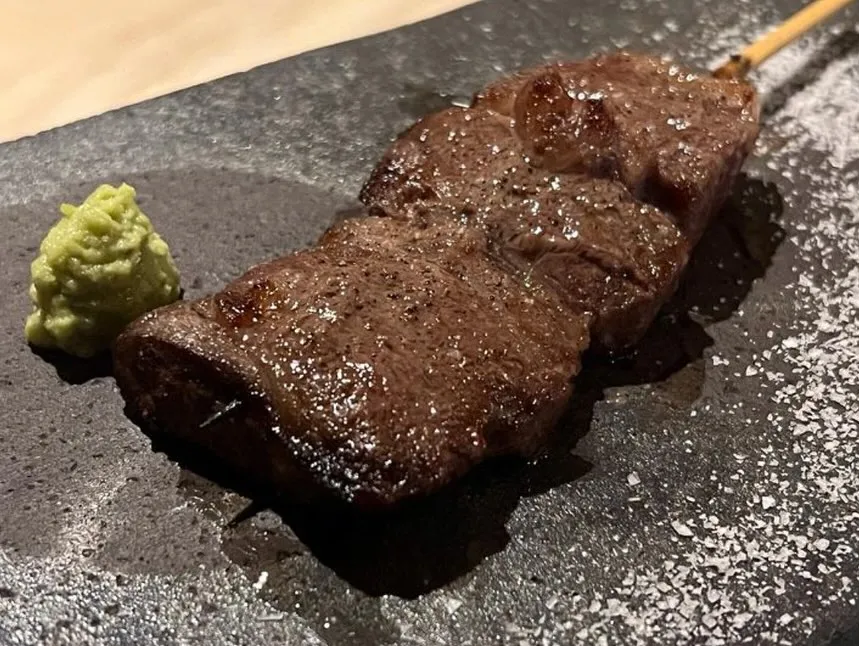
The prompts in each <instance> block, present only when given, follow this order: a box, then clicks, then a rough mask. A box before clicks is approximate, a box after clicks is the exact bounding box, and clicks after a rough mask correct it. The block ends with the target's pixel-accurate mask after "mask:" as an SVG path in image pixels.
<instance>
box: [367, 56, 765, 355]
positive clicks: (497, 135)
mask: <svg viewBox="0 0 859 646" xmlns="http://www.w3.org/2000/svg"><path fill="white" fill-rule="evenodd" d="M671 115H674V116H671ZM756 133H757V124H756V106H755V102H754V93H753V91H752V90H751V89H750V87H749V86H747V85H745V84H741V83H737V82H734V81H716V80H714V79H701V78H698V77H696V76H694V75H693V74H691V72H689V71H687V70H684V69H681V68H680V67H679V66H673V65H671V64H669V63H663V62H661V61H660V60H659V59H654V58H650V57H633V56H630V55H626V54H617V55H613V56H605V57H600V58H596V59H592V60H589V61H584V62H580V63H565V64H560V65H553V66H546V67H544V68H540V69H538V70H535V71H531V72H525V73H522V74H520V75H517V76H515V77H513V78H510V79H505V80H502V81H500V82H499V83H497V84H495V85H493V86H490V88H488V89H487V90H485V91H484V92H482V93H481V94H479V95H478V96H477V97H476V98H475V100H474V106H473V107H472V108H470V109H461V108H451V109H448V110H445V111H442V112H439V113H436V114H433V115H430V116H428V117H426V118H425V119H423V120H421V121H420V122H419V123H417V124H416V125H415V126H413V127H412V128H410V129H409V130H408V131H407V132H405V133H404V134H403V135H402V136H400V137H399V138H398V139H397V141H396V142H395V143H394V144H393V146H392V147H391V148H390V149H389V150H388V152H387V153H386V154H385V156H384V158H383V160H382V161H381V162H380V163H379V165H378V166H377V167H376V169H375V170H374V172H373V174H372V176H371V178H370V179H369V180H368V182H367V183H366V184H365V186H364V188H363V190H362V193H361V197H362V200H363V201H364V202H365V203H366V204H367V205H368V206H369V207H370V208H371V210H372V211H373V212H375V213H378V214H383V215H388V216H389V217H396V218H407V219H424V220H426V219H430V220H432V219H437V218H444V217H447V218H454V219H456V220H458V221H462V222H470V223H472V224H475V225H477V226H479V227H483V228H485V229H486V230H487V232H488V234H489V237H490V239H491V241H492V243H493V244H494V246H495V248H496V253H497V255H498V256H500V257H502V258H504V259H506V260H508V261H511V262H513V263H514V264H515V265H516V266H518V267H527V268H528V270H529V275H530V276H531V277H532V278H533V279H534V280H541V281H543V282H545V283H546V284H549V285H551V286H552V287H553V288H554V289H556V290H557V291H558V293H559V295H560V296H561V297H562V298H563V299H564V300H565V301H566V302H567V303H568V304H569V305H570V306H571V308H572V310H573V311H575V312H588V313H590V314H592V316H593V329H592V335H593V338H594V341H595V342H596V343H597V344H598V345H599V346H602V347H604V348H607V349H609V350H615V351H616V350H622V349H625V348H627V347H629V346H630V345H632V344H634V343H635V342H637V341H638V340H639V339H640V338H641V336H642V335H643V334H644V332H645V331H646V329H647V328H648V327H649V325H650V323H651V322H652V320H653V318H654V317H655V315H656V313H657V312H658V310H659V308H660V307H661V306H662V304H663V303H664V302H665V300H667V298H668V297H669V296H670V295H671V293H672V292H673V291H674V289H675V287H676V284H677V281H678V278H679V275H680V273H681V271H682V269H683V268H684V267H685V264H686V261H687V259H688V253H689V250H690V249H691V247H692V246H693V245H694V243H695V242H696V241H697V239H698V237H699V236H700V233H701V231H702V230H703V228H704V227H705V226H706V223H707V222H708V221H709V218H710V217H711V215H712V214H713V213H714V212H715V211H716V210H717V209H718V208H719V206H720V205H721V202H722V201H723V199H724V197H725V194H726V193H727V191H728V189H729V187H730V183H731V182H733V179H734V177H735V175H736V172H737V170H738V169H739V166H740V164H741V163H742V160H743V159H744V158H745V155H746V154H747V153H748V151H749V149H750V148H751V145H752V143H753V141H754V138H755V135H756ZM634 194H636V195H638V196H639V197H638V198H636V197H634ZM651 203H654V204H659V205H660V206H661V207H663V208H662V210H660V209H658V208H656V206H653V205H651Z"/></svg>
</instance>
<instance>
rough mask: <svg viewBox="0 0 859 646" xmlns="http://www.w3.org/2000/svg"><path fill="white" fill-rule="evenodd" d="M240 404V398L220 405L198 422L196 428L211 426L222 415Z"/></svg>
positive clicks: (227, 413)
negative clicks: (198, 424)
mask: <svg viewBox="0 0 859 646" xmlns="http://www.w3.org/2000/svg"><path fill="white" fill-rule="evenodd" d="M241 405H242V401H241V400H240V399H234V400H232V401H231V402H229V403H228V404H226V405H224V406H222V407H221V408H220V409H219V410H216V411H215V412H214V413H212V414H211V415H210V416H209V417H207V418H206V419H205V420H203V422H202V423H201V424H200V426H199V427H198V428H206V427H207V426H211V425H212V424H214V423H215V422H217V421H218V420H220V419H221V418H222V417H224V416H226V415H229V414H230V413H231V412H232V411H234V410H235V409H237V408H238V407H239V406H241Z"/></svg>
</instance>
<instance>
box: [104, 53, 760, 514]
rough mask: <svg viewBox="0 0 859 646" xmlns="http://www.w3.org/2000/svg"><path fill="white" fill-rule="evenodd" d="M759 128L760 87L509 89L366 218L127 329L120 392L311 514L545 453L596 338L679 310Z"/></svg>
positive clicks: (119, 358)
mask: <svg viewBox="0 0 859 646" xmlns="http://www.w3.org/2000/svg"><path fill="white" fill-rule="evenodd" d="M757 118H758V109H757V102H756V95H755V92H754V90H753V88H751V86H749V85H748V84H746V83H745V82H743V81H738V80H731V79H728V80H717V79H713V78H701V77H698V76H696V75H695V74H694V73H693V72H692V71H691V70H688V69H685V68H683V67H682V66H680V65H677V64H674V63H671V62H669V61H663V60H661V59H655V58H652V57H646V56H633V55H630V54H617V55H612V56H603V57H597V58H594V59H591V60H589V61H584V62H579V63H566V64H561V65H555V66H547V67H544V68H540V69H537V70H532V71H528V72H524V73H522V74H519V75H516V76H515V77H512V78H510V79H505V80H502V81H499V82H497V83H495V84H493V85H491V86H490V87H489V88H487V89H486V90H484V91H483V92H481V93H480V94H478V95H477V96H476V97H475V100H474V102H473V105H472V107H470V108H466V109H450V110H446V111H442V112H440V113H438V114H435V115H431V116H429V117H427V118H426V119H424V120H422V121H421V122H420V123H418V124H417V125H415V126H414V127H413V128H411V129H410V130H409V131H407V132H406V133H404V134H403V135H402V136H401V137H400V138H399V139H398V140H397V142H396V143H395V144H394V145H393V146H392V148H391V149H390V150H389V151H388V153H387V154H386V155H385V157H384V159H383V160H382V162H381V163H380V164H379V166H378V167H377V168H376V170H375V171H374V172H373V174H372V176H371V178H370V179H369V180H368V183H367V185H366V186H365V187H364V190H363V191H362V199H363V201H364V202H365V204H366V205H367V209H368V215H367V217H363V218H358V219H352V220H348V221H346V222H342V223H340V224H338V225H335V226H334V227H332V228H331V229H330V230H329V231H328V232H327V233H326V234H325V235H323V237H322V238H321V239H320V241H319V243H318V244H317V245H316V246H315V247H313V248H311V249H308V250H304V251H301V252H298V253H295V254H292V255H289V256H286V257H284V258H280V259H277V260H274V261H271V262H268V263H265V264H262V265H259V266H257V267H254V268H253V269H251V270H250V271H249V272H247V273H246V274H245V275H244V276H242V277H240V278H239V279H237V280H236V281H234V282H232V283H231V284H229V285H228V286H227V287H226V288H224V289H223V290H222V291H221V292H219V293H217V294H214V295H212V296H210V297H207V298H204V299H202V300H199V301H196V302H190V303H188V302H184V303H178V304H174V305H171V306H168V307H166V308H162V309H160V310H156V311H155V312H153V313H151V314H149V315H147V316H144V317H143V318H142V319H140V320H139V321H137V322H135V323H134V324H132V326H130V327H129V328H128V329H127V330H126V331H125V332H124V333H123V334H122V335H121V336H120V338H119V339H118V340H117V342H116V345H115V349H114V357H115V368H116V377H117V382H118V384H119V387H120V389H121V391H122V394H123V396H124V397H125V399H126V401H127V403H128V406H129V408H130V409H131V411H132V413H134V414H135V416H136V417H138V418H142V419H144V420H147V422H148V423H147V425H146V426H147V428H152V429H157V432H161V433H167V434H172V435H175V436H178V437H181V438H182V439H184V440H185V441H187V442H190V443H191V444H193V445H195V446H197V447H199V448H200V449H201V450H202V451H204V452H206V453H208V454H212V455H214V456H215V457H216V458H218V459H220V460H221V461H222V462H225V463H226V464H228V465H230V466H231V467H232V468H233V470H235V471H237V472H238V473H240V474H245V475H246V476H247V477H248V478H249V479H251V480H254V481H256V483H257V484H258V485H262V486H265V487H268V488H269V489H271V490H272V491H276V492H283V493H286V494H288V495H289V496H291V497H292V498H293V499H296V500H301V501H307V502H310V501H316V500H320V499H326V498H333V499H338V500H341V501H345V502H347V503H350V504H353V505H355V506H357V507H362V508H379V507H387V506H390V505H393V504H396V503H399V502H401V501H404V500H407V499H409V498H412V497H414V496H419V495H425V494H428V493H430V492H432V491H435V490H437V489H439V488H440V487H442V486H444V485H445V484H447V483H449V482H450V481H452V480H453V479H455V478H457V477H459V476H461V475H462V474H464V473H465V472H466V471H468V469H470V468H471V467H473V466H474V465H476V464H477V463H479V462H481V461H483V460H485V459H487V458H489V457H491V456H495V455H503V454H518V455H531V454H533V453H534V452H535V451H537V450H539V448H540V447H541V445H542V444H543V443H544V440H545V438H546V436H547V434H548V433H549V432H550V431H551V429H552V427H553V425H554V424H555V423H556V421H557V418H558V416H559V415H560V412H561V411H562V409H563V408H564V406H565V404H566V402H567V401H568V399H569V396H570V393H571V389H572V383H573V379H574V377H575V375H576V374H577V372H578V370H579V367H580V356H581V353H582V352H583V351H584V350H585V349H586V347H588V345H589V344H590V343H591V338H593V340H594V343H595V344H596V345H598V346H599V347H602V348H605V349H609V350H618V349H622V348H625V347H628V346H629V345H631V344H633V343H635V341H637V340H638V339H639V338H640V337H641V335H642V334H643V333H644V331H645V330H646V329H647V327H648V326H649V325H650V323H651V321H652V319H653V317H654V316H655V315H656V313H657V311H658V309H659V307H661V305H662V304H663V303H664V301H665V300H666V299H667V298H668V297H669V296H670V295H671V293H672V292H673V290H674V288H675V286H676V284H677V280H678V277H679V275H680V273H681V272H682V270H683V268H684V266H685V265H686V262H687V259H688V256H689V253H690V251H691V249H692V247H693V246H694V244H695V243H696V242H697V240H698V239H699V237H700V235H701V232H702V231H703V229H704V228H705V226H706V224H707V222H708V221H709V219H710V218H711V217H712V215H713V214H714V213H715V212H716V211H717V210H718V208H719V207H720V205H721V203H722V202H723V201H724V198H725V196H726V194H727V192H728V190H729V188H730V185H731V183H732V182H733V179H734V177H735V175H736V173H737V171H738V170H739V167H740V166H741V164H742V162H743V160H744V159H745V156H746V155H747V154H748V153H749V151H750V149H751V147H752V145H753V142H754V140H755V137H756V135H757V131H758V123H757ZM232 401H240V402H242V403H241V405H240V406H238V407H237V408H234V409H233V410H231V411H228V412H227V413H226V414H223V415H216V416H215V418H214V421H212V412H213V411H217V410H218V409H219V407H221V406H223V403H224V402H232ZM204 421H205V422H207V423H206V424H205V426H203V427H201V423H202V422H204Z"/></svg>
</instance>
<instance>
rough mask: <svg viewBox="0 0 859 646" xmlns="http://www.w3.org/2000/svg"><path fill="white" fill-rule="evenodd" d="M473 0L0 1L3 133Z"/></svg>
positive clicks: (51, 123)
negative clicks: (0, 15)
mask: <svg viewBox="0 0 859 646" xmlns="http://www.w3.org/2000/svg"><path fill="white" fill-rule="evenodd" d="M474 1H475V0H138V1H137V2H134V3H132V2H128V0H125V1H122V0H118V1H116V0H115V1H113V2H111V1H110V0H32V1H30V2H27V1H26V0H0V12H2V20H0V141H8V140H11V139H17V138H19V137H22V136H26V135H31V134H35V133H38V132H40V131H42V130H46V129H48V128H52V127H55V126H59V125H64V124H66V123H70V122H72V121H76V120H78V119H82V118H84V117H88V116H92V115H95V114H99V113H101V112H104V111H105V110H109V109H113V108H117V107H121V106H124V105H129V104H131V103H136V102H138V101H142V100H144V99H148V98H151V97H154V96H159V95H162V94H165V93H168V92H171V91H174V90H178V89H181V88H185V87H188V86H190V85H195V84H197V83H202V82H205V81H209V80H212V79H215V78H219V77H221V76H224V75H227V74H231V73H234V72H239V71H244V70H247V69H250V68H252V67H255V66H257V65H261V64H263V63H268V62H271V61H274V60H278V59H280V58H284V57H286V56H291V55H293V54H297V53H300V52H304V51H308V50H311V49H315V48H317V47H322V46H325V45H329V44H332V43H336V42H341V41H343V40H349V39H352V38H357V37H360V36H364V35H368V34H371V33H376V32H379V31H384V30H386V29H390V28H393V27H397V26H400V25H403V24H408V23H411V22H415V21H418V20H422V19H424V18H428V17H430V16H434V15H437V14H440V13H443V12H445V11H449V10H452V9H456V8H458V7H461V6H464V5H466V4H470V3H471V2H474Z"/></svg>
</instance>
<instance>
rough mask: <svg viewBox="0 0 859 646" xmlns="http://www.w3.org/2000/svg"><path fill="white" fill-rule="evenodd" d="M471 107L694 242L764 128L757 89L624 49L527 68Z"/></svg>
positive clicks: (554, 162) (544, 160)
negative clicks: (510, 124)
mask: <svg viewBox="0 0 859 646" xmlns="http://www.w3.org/2000/svg"><path fill="white" fill-rule="evenodd" d="M473 104H474V105H475V106H480V107H483V108H486V109H489V110H493V111H495V112H498V113H499V114H502V115H505V116H508V117H511V118H513V119H515V129H516V132H517V134H518V135H519V137H520V138H521V140H522V144H523V146H524V148H525V150H526V152H527V153H528V155H529V158H530V161H531V163H532V164H534V165H538V166H541V167H543V168H546V169H549V170H554V171H558V172H576V171H578V172H585V173H587V174H590V175H597V176H607V177H611V178H616V179H618V180H619V181H621V182H622V183H623V184H624V185H625V186H626V187H627V188H629V190H630V191H632V193H633V194H635V195H636V196H638V197H641V198H642V199H644V200H645V201H648V202H650V203H652V204H655V205H656V206H658V207H660V208H661V209H663V210H664V211H665V212H666V213H668V214H669V215H670V216H671V217H672V218H674V220H675V222H676V223H677V225H678V226H679V228H680V229H681V231H683V233H684V235H685V236H686V238H687V240H688V241H689V242H690V243H691V244H693V245H694V244H695V243H696V242H697V241H698V239H699V237H700V235H701V233H702V232H703V231H704V229H705V228H706V225H707V223H708V222H709V219H710V218H711V217H712V215H713V214H714V213H715V212H716V211H717V210H718V208H719V207H720V206H721V204H722V203H723V202H724V200H725V198H726V197H727V193H728V191H729V190H730V187H731V185H732V184H733V182H734V179H735V178H736V175H737V173H738V172H739V170H740V167H741V166H742V164H743V162H744V160H745V158H746V156H747V155H748V154H749V153H750V152H751V150H752V147H753V146H754V142H755V139H756V138H757V135H758V130H759V123H758V117H759V105H758V100H757V94H756V92H755V90H754V88H753V87H752V86H751V85H750V84H748V83H746V82H744V81H738V80H733V79H717V78H714V77H712V76H709V75H705V76H701V75H698V74H697V73H695V72H694V71H693V70H691V69H688V68H686V67H684V66H682V65H679V64H677V63H674V62H672V61H670V60H667V59H664V58H659V57H654V56H642V55H634V54H630V53H626V52H619V53H614V54H606V55H602V56H596V57H593V58H590V59H587V60H583V61H574V62H565V63H556V64H550V65H545V66H542V67H539V68H536V69H533V70H530V71H526V72H522V73H520V74H517V75H515V76H513V77H511V78H508V79H503V80H501V81H499V82H497V83H494V84H492V85H490V86H489V87H487V88H486V89H485V90H483V91H482V92H480V93H479V94H478V95H477V96H476V97H475V99H474V102H473Z"/></svg>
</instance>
